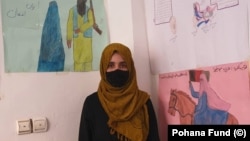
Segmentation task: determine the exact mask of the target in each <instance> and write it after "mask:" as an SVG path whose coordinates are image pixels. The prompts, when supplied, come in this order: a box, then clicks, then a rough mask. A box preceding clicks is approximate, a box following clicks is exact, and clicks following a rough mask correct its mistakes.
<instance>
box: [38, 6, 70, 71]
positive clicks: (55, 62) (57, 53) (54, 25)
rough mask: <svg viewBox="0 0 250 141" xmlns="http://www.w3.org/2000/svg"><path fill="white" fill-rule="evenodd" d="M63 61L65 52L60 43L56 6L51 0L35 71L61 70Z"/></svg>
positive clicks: (60, 36)
mask: <svg viewBox="0 0 250 141" xmlns="http://www.w3.org/2000/svg"><path fill="white" fill-rule="evenodd" d="M64 61H65V52H64V47H63V43H62V35H61V26H60V18H59V13H58V6H57V2H56V1H51V2H50V3H49V8H48V12H47V15H46V19H45V22H44V26H43V32H42V39H41V49H40V56H39V61H38V68H37V71H38V72H57V71H63V70H64Z"/></svg>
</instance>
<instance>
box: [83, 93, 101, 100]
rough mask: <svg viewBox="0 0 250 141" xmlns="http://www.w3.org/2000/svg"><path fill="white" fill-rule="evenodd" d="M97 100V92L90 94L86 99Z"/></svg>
mask: <svg viewBox="0 0 250 141" xmlns="http://www.w3.org/2000/svg"><path fill="white" fill-rule="evenodd" d="M95 100H98V95H97V92H94V93H92V94H90V95H88V96H87V97H86V99H85V101H95Z"/></svg>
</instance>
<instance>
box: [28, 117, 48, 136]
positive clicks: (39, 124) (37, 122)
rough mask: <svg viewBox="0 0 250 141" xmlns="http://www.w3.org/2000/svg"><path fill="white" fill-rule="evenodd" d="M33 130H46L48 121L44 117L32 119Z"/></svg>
mask: <svg viewBox="0 0 250 141" xmlns="http://www.w3.org/2000/svg"><path fill="white" fill-rule="evenodd" d="M32 125H33V132H34V133H37V132H46V131H47V128H48V122H47V119H46V118H45V117H41V118H33V119H32Z"/></svg>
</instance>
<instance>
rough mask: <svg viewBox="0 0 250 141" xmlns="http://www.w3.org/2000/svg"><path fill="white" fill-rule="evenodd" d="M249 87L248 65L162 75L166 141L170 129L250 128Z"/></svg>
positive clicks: (162, 124)
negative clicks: (174, 126) (182, 126)
mask: <svg viewBox="0 0 250 141" xmlns="http://www.w3.org/2000/svg"><path fill="white" fill-rule="evenodd" d="M249 86H250V85H249V62H248V61H243V62H236V63H228V64H221V65H216V66H208V67H199V68H197V69H189V70H183V71H177V72H170V73H163V74H160V75H159V99H158V104H159V105H158V109H159V111H158V121H159V123H160V124H159V130H160V135H161V138H162V140H167V139H166V136H165V135H164V133H166V132H167V125H173V124H185V125H211V124H214V125H237V124H249V123H250V118H249V115H250V111H249V105H250V91H249Z"/></svg>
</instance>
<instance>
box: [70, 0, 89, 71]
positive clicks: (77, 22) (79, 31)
mask: <svg viewBox="0 0 250 141" xmlns="http://www.w3.org/2000/svg"><path fill="white" fill-rule="evenodd" d="M86 2H87V0H77V4H76V5H75V6H74V7H72V8H71V9H70V11H69V17H68V23H67V45H68V48H71V44H72V40H73V48H74V50H73V56H74V70H75V71H91V70H92V60H93V55H92V54H93V53H92V32H93V24H94V18H93V11H92V10H91V9H90V8H89V7H88V6H87V5H86Z"/></svg>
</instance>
